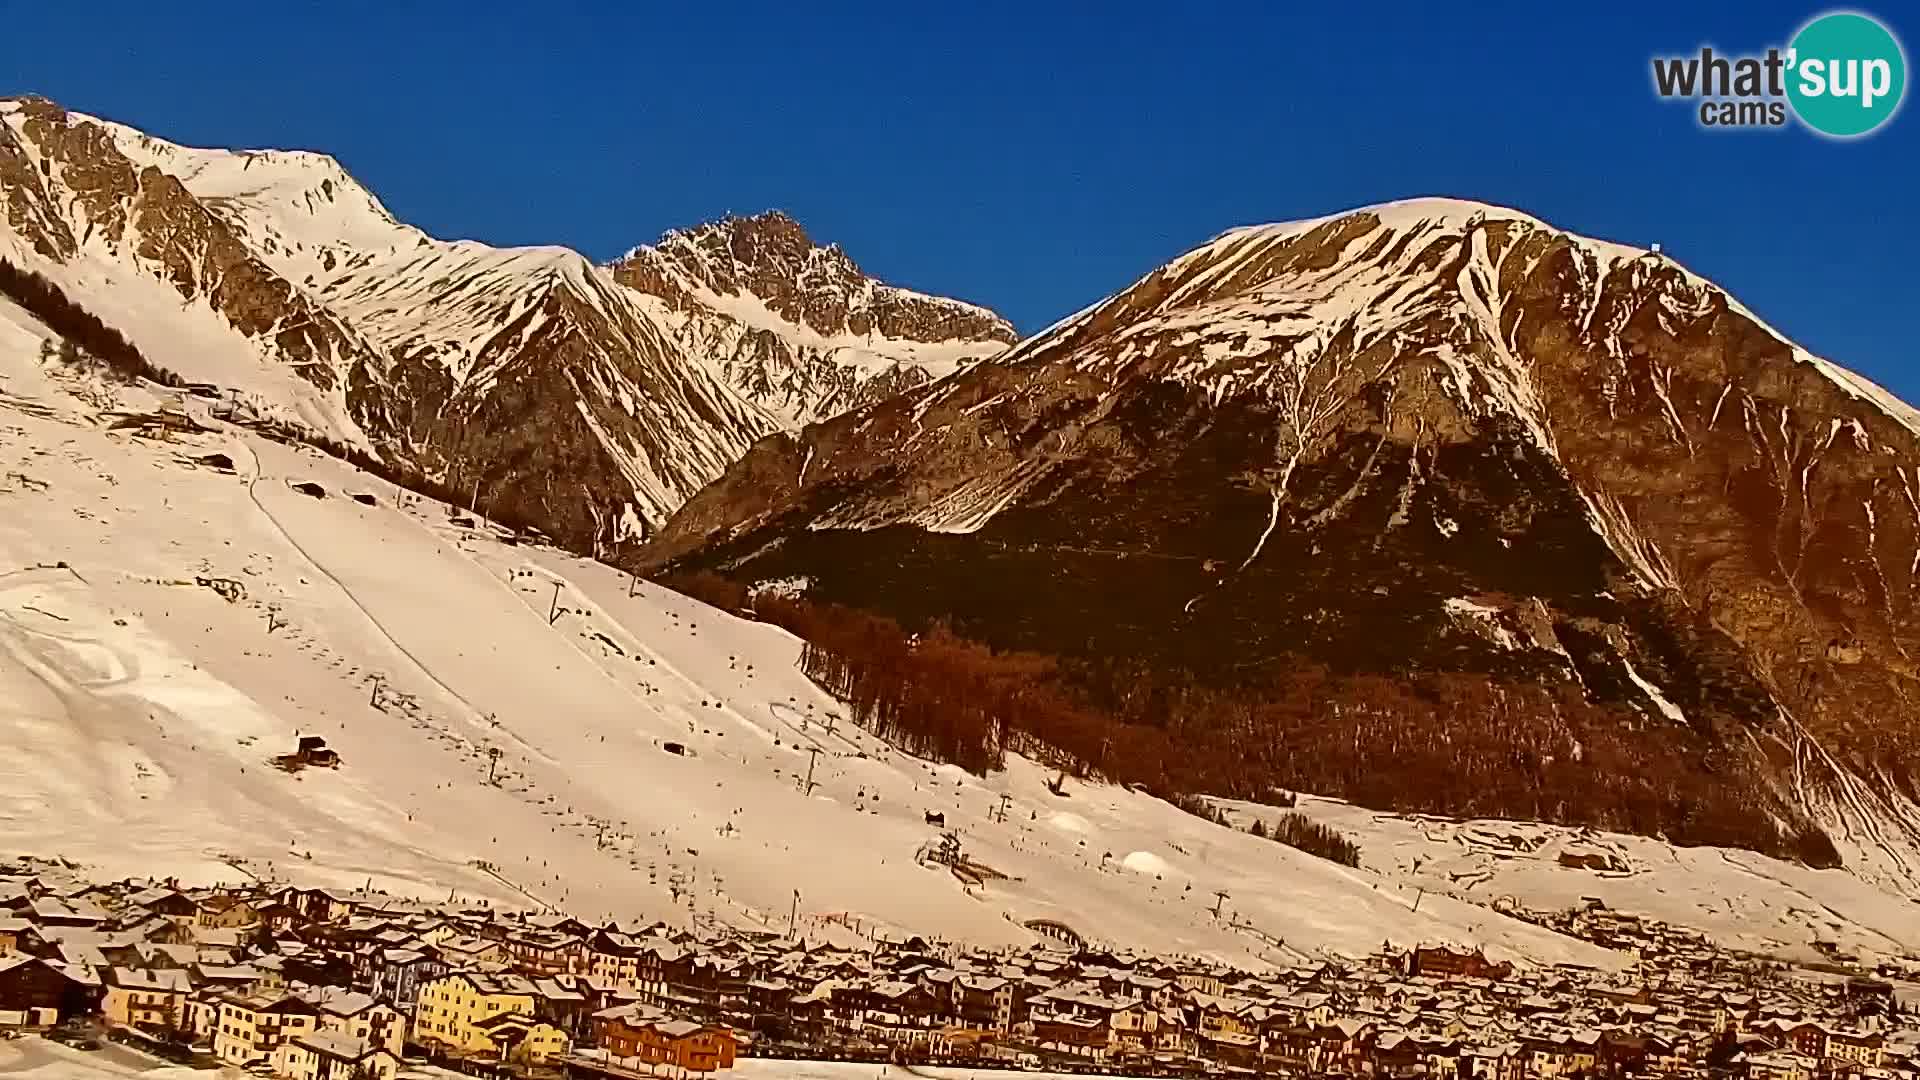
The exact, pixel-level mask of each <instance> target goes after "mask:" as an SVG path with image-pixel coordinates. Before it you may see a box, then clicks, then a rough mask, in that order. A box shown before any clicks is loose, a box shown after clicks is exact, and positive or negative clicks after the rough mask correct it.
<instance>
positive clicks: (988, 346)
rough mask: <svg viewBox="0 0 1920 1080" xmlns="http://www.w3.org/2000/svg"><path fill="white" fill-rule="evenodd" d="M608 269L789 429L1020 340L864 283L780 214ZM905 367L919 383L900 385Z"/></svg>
mask: <svg viewBox="0 0 1920 1080" xmlns="http://www.w3.org/2000/svg"><path fill="white" fill-rule="evenodd" d="M609 269H610V270H611V272H612V274H613V277H614V280H616V281H618V282H620V283H621V284H623V285H626V286H627V287H629V288H631V289H633V290H635V291H636V292H638V293H641V294H644V295H645V296H647V297H648V298H649V299H650V302H651V303H652V305H653V308H652V309H653V310H655V311H657V312H658V313H659V317H660V319H661V320H662V321H663V322H666V323H667V324H669V325H670V326H671V327H672V328H673V332H674V334H675V335H676V337H677V338H679V339H680V340H681V341H682V342H684V343H686V345H687V347H689V348H692V349H696V350H699V351H702V352H706V353H708V354H711V355H715V356H717V357H719V358H720V361H721V363H722V365H723V366H724V368H725V370H726V372H727V377H728V380H729V381H730V382H731V383H732V385H733V386H734V387H735V388H737V389H739V390H740V391H741V392H742V393H743V394H745V395H746V396H747V397H748V399H749V400H752V401H754V402H755V403H756V404H758V405H760V406H761V407H762V408H765V409H767V410H768V411H769V412H771V413H773V414H774V415H775V416H777V417H779V418H781V419H782V420H784V421H785V422H786V423H787V424H788V425H789V426H798V425H801V424H805V423H809V422H812V421H815V420H820V419H824V418H826V417H829V416H833V415H835V414H837V413H839V412H842V411H844V410H846V409H848V408H851V407H853V405H854V404H855V403H856V402H859V401H868V400H874V399H877V398H878V397H879V396H881V395H882V394H883V393H885V392H887V391H889V390H892V389H896V388H899V387H902V386H906V385H909V384H918V383H921V382H926V381H930V380H932V379H934V378H939V377H942V376H945V375H947V374H950V373H952V372H953V371H955V370H957V369H959V368H960V367H962V366H964V365H966V364H968V363H972V362H974V361H976V360H979V359H981V358H983V357H986V356H991V355H993V354H995V353H998V352H1000V351H1001V350H1003V349H1004V348H1006V347H1007V346H1008V345H1010V344H1012V343H1013V342H1014V341H1015V340H1016V339H1017V337H1018V335H1017V334H1016V332H1015V331H1014V329H1013V326H1012V325H1011V324H1010V323H1008V322H1007V321H1006V320H1005V319H1003V318H1001V317H1000V316H998V315H996V314H994V313H993V312H991V311H988V310H987V309H985V308H982V307H978V306H976V305H973V304H968V303H964V302H962V301H958V300H950V299H947V298H945V297H938V296H929V295H926V294H924V293H918V292H914V291H913V290H910V289H903V288H899V287H897V286H892V285H887V284H884V283H882V282H880V281H878V280H876V279H874V278H872V277H870V276H868V275H867V274H866V273H865V272H864V271H862V270H861V269H860V267H859V265H858V264H857V263H855V262H854V261H853V259H852V257H851V256H849V255H848V254H847V253H846V252H845V251H844V250H843V249H842V248H841V247H840V246H839V245H837V244H828V245H825V246H821V245H818V244H816V243H814V241H813V240H812V238H811V237H809V236H808V235H807V231H806V230H805V229H804V228H803V227H802V226H801V225H800V223H799V222H798V221H796V220H794V219H793V217H791V216H790V215H788V214H786V213H784V212H782V211H779V210H768V211H766V212H764V213H760V214H754V215H752V216H748V217H740V216H728V217H725V218H722V219H721V220H719V221H714V222H709V223H707V224H704V225H699V226H695V227H692V228H688V229H677V230H673V231H670V232H668V233H666V234H665V235H664V236H663V237H662V238H661V239H660V242H659V243H657V244H655V245H652V246H642V247H637V248H634V249H633V250H631V251H629V252H627V253H626V254H625V255H623V256H621V257H620V258H619V259H617V260H615V261H614V263H613V264H612V265H611V266H610V267H609ZM902 366H905V367H909V368H914V369H917V370H918V371H919V372H920V376H902V375H901V374H900V373H899V372H898V371H897V370H896V369H898V368H900V367H902ZM882 375H885V377H884V378H880V380H879V381H877V382H875V381H873V380H875V379H877V378H879V377H880V376H882Z"/></svg>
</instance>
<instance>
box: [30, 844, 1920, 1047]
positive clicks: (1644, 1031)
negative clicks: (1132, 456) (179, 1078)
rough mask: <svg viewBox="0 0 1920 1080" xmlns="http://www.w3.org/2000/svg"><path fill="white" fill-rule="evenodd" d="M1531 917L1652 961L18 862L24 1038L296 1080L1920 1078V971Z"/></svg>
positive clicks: (1638, 928) (1617, 916)
mask: <svg viewBox="0 0 1920 1080" xmlns="http://www.w3.org/2000/svg"><path fill="white" fill-rule="evenodd" d="M1514 914H1516V915H1518V916H1520V917H1526V918H1532V919H1535V920H1537V921H1542V922H1550V923H1553V924H1556V925H1558V926H1560V927H1561V928H1562V929H1563V930H1564V931H1565V932H1569V933H1575V934H1579V935H1581V936H1584V937H1587V938H1588V939H1590V940H1593V941H1596V942H1599V943H1603V944H1607V945H1609V946H1610V947H1613V948H1615V949H1618V950H1621V951H1623V952H1624V953H1627V954H1629V955H1632V956H1634V957H1635V962H1634V964H1633V966H1631V967H1630V968H1628V969H1626V970H1624V971H1616V972H1602V971H1597V970H1594V969H1590V968H1583V967H1574V966H1568V965H1560V966H1553V967H1539V968H1529V969H1523V968H1519V967H1516V965H1514V964H1512V963H1510V962H1498V963H1496V962H1493V961H1490V960H1489V959H1488V958H1487V957H1486V956H1485V955H1484V954H1483V953H1482V952H1481V951H1480V950H1477V949H1474V950H1467V949H1463V948H1459V947H1450V946H1449V945H1447V944H1443V943H1435V944H1431V945H1423V946H1418V947H1415V948H1412V949H1408V950H1404V951H1402V950H1395V949H1393V948H1391V947H1388V946H1385V945H1383V947H1382V948H1381V949H1380V950H1379V951H1378V952H1377V953H1376V954H1375V955H1373V956H1371V957H1366V958H1358V959H1354V960H1351V961H1347V962H1334V961H1331V960H1328V961H1322V962H1319V963H1315V964H1310V965H1301V966H1295V967H1289V968H1278V969H1275V970H1271V971H1264V972H1257V973H1255V972H1246V971H1239V970H1234V969H1231V968H1229V967H1227V966H1224V965H1221V964H1217V963H1209V962H1206V961H1204V960H1200V959H1196V958H1191V957H1188V958H1181V957H1153V956H1145V955H1139V954H1136V953H1133V952H1130V951H1126V950H1122V949H1117V948H1112V947H1108V946H1104V945H1101V944H1097V943H1094V942H1089V941H1085V940H1082V939H1081V938H1080V937H1079V935H1077V934H1076V933H1074V932H1073V931H1072V930H1070V929H1068V928H1066V927H1064V926H1041V927H1037V928H1036V929H1038V930H1041V931H1042V932H1044V933H1045V939H1044V940H1043V941H1042V942H1041V943H1038V944H1035V945H1033V946H1031V947H1029V948H1026V949H1024V950H1002V951H998V952H988V951H981V950H973V949H966V948H962V947H957V946H954V945H950V944H948V943H945V942H939V941H929V940H925V939H922V938H919V937H908V938H906V939H905V940H898V941H893V940H887V939H885V938H877V939H872V940H863V941H862V943H861V945H860V947H857V948H856V947H850V946H849V945H847V944H845V943H844V942H842V943H831V942H827V941H822V940H815V939H814V938H813V937H812V936H811V935H802V936H801V937H799V938H797V939H796V938H795V937H793V936H790V935H786V934H782V933H779V932H777V931H775V930H770V929H769V930H759V931H751V932H749V931H738V930H731V929H726V928H722V927H717V926H707V927H703V928H701V929H698V930H691V929H685V928H676V927H670V926H667V925H665V924H657V925H654V926H650V927H645V928H640V927H634V928H623V927H620V926H618V925H605V926H590V925H587V924H585V923H583V922H580V921H578V920H576V919H574V918H571V917H569V916H567V915H565V914H562V913H558V912H544V913H539V914H528V913H522V912H504V911H501V910H499V909H497V908H494V907H492V906H490V905H485V904H478V905H465V904H459V903H452V902H446V903H433V902H428V901H421V900H412V899H405V898H400V897H396V896H390V895H387V894H385V893H382V892H376V891H368V890H359V891H348V890H338V889H321V888H300V887H297V886H293V885H268V884H248V885H231V886H217V887H200V888H195V887H189V886H185V885H182V884H181V883H179V882H176V881H166V882H151V881H117V882H106V883H97V882H93V881H89V880H87V879H86V878H85V877H84V876H83V875H81V874H78V873H76V872H75V871H73V870H72V869H70V868H69V867H67V866H66V865H64V864H62V863H58V862H48V861H43V860H23V861H19V862H15V863H11V864H9V863H4V862H0V1032H4V1034H5V1035H6V1036H7V1037H8V1038H17V1037H46V1038H52V1039H55V1040H58V1041H61V1042H65V1043H67V1044H68V1045H69V1046H75V1047H79V1048H81V1049H88V1048H97V1047H99V1046H100V1045H101V1040H102V1039H103V1038H110V1039H113V1040H115V1041H118V1042H122V1043H127V1044H130V1045H132V1046H135V1047H137V1048H139V1049H141V1050H144V1051H145V1052H147V1053H149V1054H151V1055H154V1056H155V1057H157V1058H159V1059H160V1060H162V1061H170V1062H175V1063H179V1064H192V1065H199V1066H203V1067H207V1068H219V1067H230V1068H235V1069H241V1070H245V1071H247V1072H248V1073H251V1074H254V1075H260V1076H271V1077H279V1078H284V1080H393V1078H394V1077H396V1076H398V1075H399V1074H401V1073H402V1072H403V1071H404V1070H407V1069H410V1068H414V1067H415V1066H421V1065H428V1064H431V1065H432V1066H436V1067H440V1068H447V1069H454V1070H458V1071H459V1072H461V1073H465V1074H468V1075H480V1076H501V1077H506V1076H519V1077H557V1076H570V1077H582V1078H614V1080H623V1078H634V1077H651V1076H674V1077H682V1078H684V1077H686V1076H688V1075H689V1074H692V1073H711V1072H715V1071H719V1070H725V1069H729V1068H731V1067H733V1065H734V1063H735V1061H736V1058H738V1057H762V1058H786V1059H800V1060H840V1061H868V1062H879V1063H899V1064H945V1065H961V1066H972V1067H979V1068H1004V1069H1042V1068H1044V1069H1047V1070H1051V1071H1057V1072H1091V1073H1106V1074H1115V1075H1159V1076H1200V1075H1236V1074H1237V1075H1256V1074H1257V1075H1282V1076H1354V1077H1360V1076H1376V1077H1393V1078H1398V1080H1410V1078H1412V1077H1416V1076H1418V1077H1440V1076H1446V1077H1457V1078H1459V1080H1518V1078H1521V1077H1575V1076H1660V1077H1706V1076H1729V1077H1742V1076H1744V1077H1751V1078H1753V1080H1814V1078H1816V1077H1822V1078H1825V1077H1861V1078H1875V1080H1878V1078H1900V1077H1920V1025H1917V1024H1916V1021H1915V1017H1914V1015H1913V1013H1912V1012H1911V1011H1910V1009H1911V1006H1910V1005H1908V1004H1906V1003H1904V1002H1903V1001H1902V998H1901V994H1900V991H1899V988H1898V987H1897V985H1896V984H1897V983H1898V981H1899V977H1900V976H1902V975H1904V974H1907V972H1904V971H1886V972H1884V973H1883V974H1884V975H1885V976H1886V977H1884V978H1883V977H1878V976H1877V975H1876V974H1873V973H1863V972H1854V973H1852V974H1848V973H1846V971H1845V970H1843V969H1840V968H1837V967H1836V968H1835V969H1834V970H1831V971H1825V970H1821V971H1816V970H1810V969H1806V968H1796V967H1790V966H1789V965H1787V964H1785V963H1783V962H1780V961H1778V960H1770V959H1762V958H1757V957H1748V956H1742V955H1738V954H1734V953H1730V952H1727V951H1724V950H1721V949H1719V948H1716V947H1715V946H1713V945H1712V944H1711V943H1709V942H1708V941H1706V940H1705V939H1704V938H1702V937H1700V936H1698V935H1694V934H1692V933H1690V932H1688V931H1685V930H1682V929H1679V928H1675V927H1670V926H1664V925H1662V924H1658V923H1654V922H1650V921H1645V920H1641V919H1637V918H1635V917H1634V916H1632V915H1630V914H1626V913H1622V912H1612V911H1607V910H1605V909H1604V908H1602V907H1599V906H1598V905H1597V904H1591V903H1590V904H1588V905H1585V906H1583V907H1582V908H1578V909H1575V910H1572V911H1566V912H1527V911H1519V912H1514Z"/></svg>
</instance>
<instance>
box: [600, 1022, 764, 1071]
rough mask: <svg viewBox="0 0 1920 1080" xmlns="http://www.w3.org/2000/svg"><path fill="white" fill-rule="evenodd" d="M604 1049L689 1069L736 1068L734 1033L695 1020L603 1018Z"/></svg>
mask: <svg viewBox="0 0 1920 1080" xmlns="http://www.w3.org/2000/svg"><path fill="white" fill-rule="evenodd" d="M599 1029H600V1048H601V1049H603V1050H605V1051H606V1052H607V1053H608V1054H609V1055H610V1056H612V1057H614V1058H616V1059H617V1058H629V1059H637V1060H638V1061H640V1062H641V1063H643V1064H646V1065H650V1066H651V1065H667V1066H671V1067H673V1068H677V1069H681V1070H683V1071H686V1072H713V1071H715V1070H716V1069H731V1068H733V1056H734V1051H735V1050H736V1049H738V1044H737V1042H736V1041H735V1039H734V1036H733V1032H732V1031H731V1030H730V1029H728V1028H725V1027H720V1026H718V1025H714V1024H696V1023H694V1022H693V1021H691V1020H658V1019H652V1018H645V1019H642V1018H637V1017H623V1016H611V1017H602V1018H600V1020H599Z"/></svg>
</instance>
